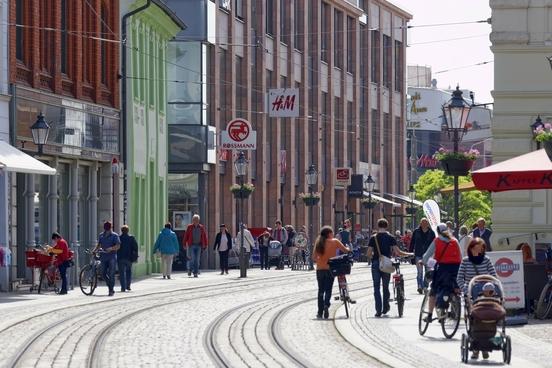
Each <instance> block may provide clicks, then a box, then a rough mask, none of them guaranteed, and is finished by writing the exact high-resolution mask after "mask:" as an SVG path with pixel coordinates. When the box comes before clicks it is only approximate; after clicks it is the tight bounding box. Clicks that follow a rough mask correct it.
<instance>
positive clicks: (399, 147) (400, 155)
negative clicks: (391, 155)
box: [395, 116, 406, 193]
mask: <svg viewBox="0 0 552 368" xmlns="http://www.w3.org/2000/svg"><path fill="white" fill-rule="evenodd" d="M402 137H403V135H402V124H401V118H400V117H398V116H397V117H395V142H396V143H395V152H396V157H397V158H396V159H395V161H396V162H397V165H396V166H395V167H396V170H397V171H396V174H395V183H396V187H395V193H401V189H402V169H403V162H405V160H406V156H405V155H404V150H403V140H402Z"/></svg>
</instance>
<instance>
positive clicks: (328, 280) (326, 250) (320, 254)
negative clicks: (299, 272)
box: [312, 226, 351, 319]
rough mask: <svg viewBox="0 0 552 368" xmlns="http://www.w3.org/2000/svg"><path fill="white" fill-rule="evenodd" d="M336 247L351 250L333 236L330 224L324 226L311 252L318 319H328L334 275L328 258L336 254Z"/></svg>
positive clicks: (344, 250)
mask: <svg viewBox="0 0 552 368" xmlns="http://www.w3.org/2000/svg"><path fill="white" fill-rule="evenodd" d="M338 249H339V250H341V251H343V252H350V251H351V250H350V249H349V248H347V247H345V245H343V243H341V242H340V241H339V240H337V239H335V238H334V233H333V230H332V228H331V227H330V226H324V227H323V228H322V230H320V235H319V236H318V238H317V239H316V243H315V245H314V252H313V254H312V260H313V261H314V262H316V281H317V283H318V312H317V313H316V318H318V319H320V318H322V317H324V319H328V318H329V316H330V312H329V308H330V300H331V298H332V288H333V283H334V276H333V275H332V273H331V271H330V266H329V265H328V260H329V259H330V258H332V257H335V256H336V254H337V250H338Z"/></svg>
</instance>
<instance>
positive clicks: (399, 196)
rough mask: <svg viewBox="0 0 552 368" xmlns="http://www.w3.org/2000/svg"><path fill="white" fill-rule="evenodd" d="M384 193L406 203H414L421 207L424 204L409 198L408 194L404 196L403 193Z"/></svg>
mask: <svg viewBox="0 0 552 368" xmlns="http://www.w3.org/2000/svg"><path fill="white" fill-rule="evenodd" d="M385 195H388V196H389V197H393V198H396V199H398V200H399V201H403V202H405V203H407V204H410V203H412V204H414V205H415V206H418V207H422V206H423V205H424V204H423V203H422V202H420V201H418V200H416V199H410V197H409V196H405V195H403V194H392V193H385Z"/></svg>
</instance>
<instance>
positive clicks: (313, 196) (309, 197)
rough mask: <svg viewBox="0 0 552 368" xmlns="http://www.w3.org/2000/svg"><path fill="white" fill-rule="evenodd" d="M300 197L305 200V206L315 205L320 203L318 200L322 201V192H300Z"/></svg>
mask: <svg viewBox="0 0 552 368" xmlns="http://www.w3.org/2000/svg"><path fill="white" fill-rule="evenodd" d="M299 198H301V199H302V200H303V202H304V203H305V206H315V205H317V204H318V202H320V193H319V192H312V193H299Z"/></svg>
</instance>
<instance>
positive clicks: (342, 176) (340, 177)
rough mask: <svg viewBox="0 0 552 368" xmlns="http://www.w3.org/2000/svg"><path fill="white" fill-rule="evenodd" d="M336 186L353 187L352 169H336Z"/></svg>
mask: <svg viewBox="0 0 552 368" xmlns="http://www.w3.org/2000/svg"><path fill="white" fill-rule="evenodd" d="M335 185H341V186H343V187H344V186H347V185H351V168H349V167H338V168H336V169H335Z"/></svg>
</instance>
